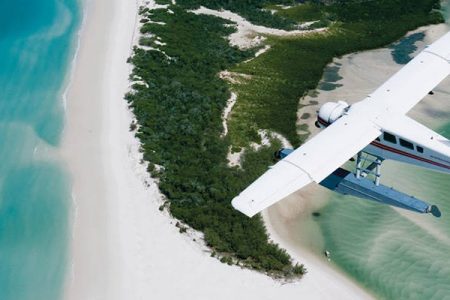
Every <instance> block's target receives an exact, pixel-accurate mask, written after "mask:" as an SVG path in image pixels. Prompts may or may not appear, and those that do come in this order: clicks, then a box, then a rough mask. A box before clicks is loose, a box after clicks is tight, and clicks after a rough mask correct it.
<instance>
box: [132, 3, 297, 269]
mask: <svg viewBox="0 0 450 300" xmlns="http://www.w3.org/2000/svg"><path fill="white" fill-rule="evenodd" d="M171 10H172V11H173V12H174V14H169V13H166V12H165V10H156V11H151V12H149V11H146V10H142V13H143V14H144V15H143V17H149V18H152V20H153V21H160V22H164V23H166V25H158V24H154V23H146V24H144V25H143V27H142V30H141V31H142V33H143V34H147V33H150V32H151V33H153V34H155V35H156V36H158V37H159V38H161V40H162V41H163V42H164V43H167V45H166V46H158V45H157V44H155V43H153V44H152V45H151V46H152V47H154V48H158V47H160V48H161V49H162V50H163V51H164V53H163V52H161V51H157V50H147V51H146V50H143V49H138V48H136V49H135V54H134V56H133V57H132V58H131V62H132V63H133V65H134V66H135V68H134V70H133V74H132V75H131V76H132V77H135V76H138V78H141V79H142V81H144V82H146V83H147V84H148V85H149V87H148V88H147V87H146V86H144V85H142V84H135V85H134V87H133V88H134V92H132V93H130V94H129V95H127V99H128V101H129V102H130V106H131V107H132V108H133V110H134V113H135V114H136V117H137V120H138V123H139V125H140V129H139V131H138V133H137V136H138V137H139V138H140V140H141V141H142V143H143V151H144V159H145V160H147V161H150V162H152V164H151V165H150V167H149V170H150V172H151V173H152V174H153V176H155V177H158V178H159V180H160V185H159V186H160V189H161V191H162V192H163V193H164V194H165V195H166V196H167V198H168V199H170V211H171V213H172V214H173V215H174V216H175V217H176V218H178V219H180V220H182V221H184V222H185V223H187V224H189V225H190V226H192V227H193V228H195V229H198V230H201V231H203V232H204V233H205V241H206V242H207V244H208V245H209V246H211V247H212V248H214V249H215V251H216V252H217V253H220V255H221V256H222V257H228V256H229V255H232V256H233V257H235V258H236V263H239V264H242V265H245V266H248V267H251V268H254V269H258V270H264V271H267V272H269V273H270V274H272V275H284V276H294V275H298V274H299V273H301V272H299V270H303V266H293V265H291V262H290V259H289V257H288V255H287V254H286V253H285V252H284V250H281V249H280V248H278V247H277V246H275V245H274V244H270V243H267V234H266V232H265V230H264V227H263V226H262V222H261V219H260V218H259V217H257V218H252V219H249V218H247V217H245V216H243V215H242V214H241V213H238V212H237V211H235V210H233V209H232V207H231V205H230V200H231V199H232V198H233V197H234V196H235V195H236V194H237V193H238V192H239V191H240V190H242V189H243V188H245V186H246V185H248V184H249V183H250V182H251V181H253V180H254V179H256V178H257V177H258V176H259V175H260V174H261V173H263V172H264V171H265V169H266V167H267V165H269V164H271V163H272V161H271V159H272V153H273V152H274V151H275V149H277V148H278V147H280V145H279V144H277V143H274V144H273V146H272V147H264V148H262V150H261V151H259V152H252V151H248V152H247V154H246V156H245V158H244V161H243V169H239V168H229V167H228V166H227V160H226V154H227V151H228V147H229V145H230V144H229V141H228V140H226V139H221V138H220V133H221V132H222V122H221V114H222V111H223V109H224V107H225V104H226V101H227V99H228V98H229V96H230V93H229V91H228V87H227V84H226V83H225V82H224V81H222V80H220V79H219V77H218V76H217V73H218V72H219V71H221V70H224V69H226V68H230V67H231V66H233V65H235V64H236V63H238V62H241V61H243V60H245V59H248V58H249V57H251V56H253V55H254V52H253V51H240V50H238V49H236V48H233V47H230V46H229V44H228V41H227V40H226V39H224V38H223V37H224V36H227V35H229V34H230V33H231V32H232V31H233V29H232V28H229V27H225V26H223V25H224V24H225V23H226V22H225V21H223V20H221V19H219V18H215V17H209V16H202V15H200V16H197V15H195V14H192V13H187V12H186V11H185V10H183V9H181V8H179V7H171ZM149 14H151V15H149ZM154 164H158V165H161V166H164V170H163V171H158V168H155V167H154ZM225 261H226V262H227V263H228V262H230V259H227V258H225Z"/></svg>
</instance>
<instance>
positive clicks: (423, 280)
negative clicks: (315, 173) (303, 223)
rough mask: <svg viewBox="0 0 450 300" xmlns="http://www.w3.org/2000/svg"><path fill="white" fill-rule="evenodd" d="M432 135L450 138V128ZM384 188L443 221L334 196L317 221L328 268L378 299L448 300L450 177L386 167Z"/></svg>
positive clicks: (402, 166) (405, 167)
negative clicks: (421, 203) (434, 209)
mask: <svg viewBox="0 0 450 300" xmlns="http://www.w3.org/2000/svg"><path fill="white" fill-rule="evenodd" d="M444 5H445V6H446V7H445V8H446V13H447V14H448V12H449V11H450V5H449V4H447V3H444ZM406 46H408V47H411V45H410V44H409V45H408V43H406ZM409 52H410V51H404V53H405V55H408V53H409ZM401 61H402V60H401V59H400V60H399V62H401ZM445 89H447V90H448V89H449V88H448V87H446V88H445ZM447 96H448V95H447ZM448 100H449V99H448V98H447V97H445V95H444V97H443V101H448ZM444 110H446V111H445V112H446V113H449V112H450V106H449V105H447V106H445V108H444ZM435 113H439V112H435ZM428 118H429V119H428V121H429V123H430V124H434V122H433V120H432V119H433V115H432V114H430V115H429V116H428ZM421 121H424V120H421ZM425 121H427V120H425ZM428 125H429V124H428ZM434 129H435V130H437V131H438V132H439V133H440V134H443V135H444V136H446V137H447V138H450V123H447V124H446V123H443V124H440V125H439V126H438V127H436V128H434ZM382 182H383V183H384V184H386V185H389V186H394V187H395V188H397V189H399V190H401V191H403V192H406V193H408V194H412V195H415V196H417V197H418V198H421V199H424V200H426V201H428V202H430V203H433V204H436V205H438V206H439V208H440V210H441V212H442V217H441V218H439V219H437V218H434V217H432V216H430V215H419V214H415V213H411V212H408V211H405V210H401V209H393V208H391V207H389V206H384V205H380V204H376V203H371V202H368V201H364V200H359V199H357V198H352V197H342V196H338V195H335V194H333V195H332V196H331V198H332V199H331V201H329V203H328V204H327V205H326V206H325V207H324V208H323V209H321V210H320V212H321V217H320V218H317V219H316V222H317V224H318V225H319V227H320V230H321V232H322V234H323V238H324V244H323V246H324V248H325V249H327V250H329V251H330V252H331V255H332V263H334V264H335V265H336V266H338V267H339V268H340V269H342V270H343V271H344V272H345V273H347V274H349V275H350V276H351V277H352V278H354V279H355V280H356V281H357V282H359V283H360V284H361V285H363V286H364V287H365V288H366V289H367V290H368V291H370V292H372V293H373V294H374V295H375V296H376V297H377V298H380V299H450V260H449V257H448V255H449V253H450V175H445V174H439V173H435V172H431V171H427V170H424V169H421V168H416V167H414V166H408V165H405V164H400V163H395V162H387V163H385V164H384V165H383V177H382Z"/></svg>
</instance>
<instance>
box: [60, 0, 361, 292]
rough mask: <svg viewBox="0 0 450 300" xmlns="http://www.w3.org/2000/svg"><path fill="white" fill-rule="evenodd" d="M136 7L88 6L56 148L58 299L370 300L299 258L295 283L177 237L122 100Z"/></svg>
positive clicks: (116, 2) (113, 2)
mask: <svg viewBox="0 0 450 300" xmlns="http://www.w3.org/2000/svg"><path fill="white" fill-rule="evenodd" d="M150 4H151V3H150ZM137 6H138V3H136V2H134V1H121V0H109V1H107V0H91V1H87V2H86V7H85V10H86V14H87V16H86V19H85V23H84V25H83V28H82V30H81V39H80V47H79V52H78V55H77V59H76V62H75V66H74V70H73V78H72V81H71V84H70V88H69V90H68V93H67V117H66V118H67V123H66V129H65V133H64V141H63V150H62V151H63V157H64V158H65V160H66V161H67V164H68V168H69V170H70V172H71V175H72V183H73V191H72V196H73V207H72V222H71V225H72V229H71V230H72V235H71V236H70V239H71V240H70V256H71V258H70V261H69V265H68V270H67V273H68V274H67V278H66V287H65V298H66V299H76V300H79V299H105V300H106V299H107V300H114V299H196V300H197V299H211V298H214V299H298V298H303V299H355V298H357V299H365V298H370V295H368V294H367V293H366V292H365V291H363V290H362V289H361V288H359V287H358V286H357V285H355V284H354V283H353V282H352V281H350V280H348V279H347V278H345V277H344V276H343V275H341V274H340V273H338V272H336V271H334V270H333V269H332V268H329V267H328V266H327V264H326V263H323V262H320V261H317V260H316V259H315V258H310V257H308V256H306V255H305V256H302V255H299V256H298V257H297V256H296V257H297V258H298V261H300V262H301V263H304V264H305V265H306V267H307V268H308V272H309V273H308V274H307V275H306V276H305V277H304V278H303V279H302V280H299V281H296V282H293V283H283V282H278V281H274V280H272V279H271V278H269V277H267V276H265V275H263V274H260V273H257V272H253V271H249V270H244V269H241V268H239V267H237V266H228V265H225V264H222V263H220V262H219V261H218V260H217V259H215V258H212V257H210V253H209V252H208V249H207V248H206V247H205V246H204V245H203V244H202V243H201V241H199V239H201V235H200V234H198V233H196V232H193V231H190V230H189V231H188V233H187V234H180V233H179V230H178V228H176V227H175V223H176V220H174V219H172V218H171V217H170V216H168V215H167V213H166V212H161V211H159V210H158V207H159V206H160V205H161V203H162V200H161V199H162V196H161V195H160V193H159V191H158V188H157V185H156V183H155V182H154V181H153V180H152V179H150V178H149V177H148V175H147V174H146V172H145V166H144V165H142V164H140V160H141V155H140V154H139V151H138V148H139V143H138V141H137V140H136V139H135V138H134V137H133V134H132V133H131V132H129V125H130V123H131V121H132V115H131V113H130V112H129V111H128V109H127V104H126V102H125V101H124V99H123V96H124V94H125V93H126V92H127V90H128V87H129V81H128V74H129V73H130V70H131V66H130V65H128V64H127V63H126V60H127V58H128V57H129V56H130V54H131V45H132V41H133V40H134V37H133V34H134V32H135V30H136V26H137V24H139V23H138V22H137V16H136V14H137ZM269 230H270V231H272V230H271V229H270V228H269ZM274 236H275V234H274V235H272V238H273V239H274V240H276V238H274ZM193 239H196V241H193ZM290 252H291V253H294V252H292V251H290Z"/></svg>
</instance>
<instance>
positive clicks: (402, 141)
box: [400, 139, 414, 150]
mask: <svg viewBox="0 0 450 300" xmlns="http://www.w3.org/2000/svg"><path fill="white" fill-rule="evenodd" d="M400 145H402V146H403V147H405V148H408V149H411V150H414V145H413V144H412V143H411V142H408V141H405V140H404V139H400Z"/></svg>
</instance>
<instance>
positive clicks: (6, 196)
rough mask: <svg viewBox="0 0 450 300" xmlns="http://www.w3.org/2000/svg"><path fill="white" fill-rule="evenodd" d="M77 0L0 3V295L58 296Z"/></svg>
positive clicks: (64, 248)
mask: <svg viewBox="0 0 450 300" xmlns="http://www.w3.org/2000/svg"><path fill="white" fill-rule="evenodd" d="M79 19H80V7H79V3H78V0H14V1H11V0H0V158H1V163H0V299H1V300H10V299H11V300H13V299H14V300H22V299H37V300H40V299H49V300H51V299H59V298H60V297H61V292H62V285H63V283H64V274H65V268H66V256H67V241H68V212H69V208H70V207H69V205H70V182H69V180H68V176H67V172H66V171H65V169H64V168H63V167H62V164H61V163H60V161H59V160H58V157H57V153H58V152H57V147H58V145H59V142H60V138H61V132H62V129H63V123H64V107H63V100H62V92H63V91H64V88H65V87H64V86H65V83H66V81H67V78H68V77H67V73H68V72H67V71H68V69H69V67H70V61H71V58H72V57H73V55H74V51H73V49H74V46H75V45H76V30H77V27H78V24H79Z"/></svg>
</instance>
